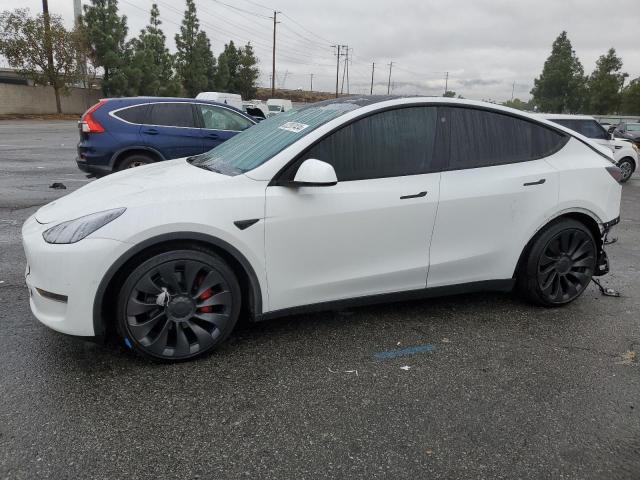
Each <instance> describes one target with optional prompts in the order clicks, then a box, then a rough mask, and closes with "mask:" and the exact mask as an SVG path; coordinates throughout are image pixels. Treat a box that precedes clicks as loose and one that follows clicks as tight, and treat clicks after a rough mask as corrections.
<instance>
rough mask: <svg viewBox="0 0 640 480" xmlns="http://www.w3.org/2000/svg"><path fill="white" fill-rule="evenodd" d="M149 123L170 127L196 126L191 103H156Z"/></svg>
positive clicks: (152, 106) (153, 105) (152, 108)
mask: <svg viewBox="0 0 640 480" xmlns="http://www.w3.org/2000/svg"><path fill="white" fill-rule="evenodd" d="M147 123H149V124H151V125H164V126H168V127H193V128H195V126H196V124H195V121H194V119H193V110H192V109H191V104H190V103H154V104H152V105H151V114H150V115H149V121H148V122H147Z"/></svg>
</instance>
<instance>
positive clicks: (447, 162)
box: [22, 97, 621, 360]
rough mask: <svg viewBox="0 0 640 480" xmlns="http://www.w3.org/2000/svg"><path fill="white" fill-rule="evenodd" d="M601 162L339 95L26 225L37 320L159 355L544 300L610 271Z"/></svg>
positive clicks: (59, 205) (512, 126) (570, 294)
mask: <svg viewBox="0 0 640 480" xmlns="http://www.w3.org/2000/svg"><path fill="white" fill-rule="evenodd" d="M610 155H611V153H610V152H609V151H608V150H607V149H605V148H603V147H600V146H599V145H597V144H594V143H592V142H591V141H590V140H588V139H586V138H584V137H583V136H581V135H579V134H577V133H575V132H572V131H570V130H568V129H566V128H564V127H561V126H558V125H555V124H552V123H549V122H546V121H544V120H538V119H536V118H533V117H531V116H529V115H527V114H523V113H521V112H518V111H516V110H511V109H507V108H504V107H499V106H496V105H491V104H485V103H480V102H471V101H466V100H454V99H441V98H426V97H425V98H419V97H415V98H394V97H357V98H354V97H351V98H348V99H341V100H336V101H328V102H322V103H318V104H314V105H310V106H306V107H304V108H301V109H299V110H297V111H295V110H294V111H289V112H285V113H281V114H280V115H278V116H275V117H273V118H270V119H268V120H265V121H264V122H262V123H260V124H258V125H256V126H254V127H252V128H250V129H248V130H246V131H245V132H242V133H241V134H239V135H237V136H235V137H233V138H232V139H230V140H228V141H227V142H225V143H223V144H222V145H221V146H219V147H216V148H215V149H213V150H211V151H210V152H208V153H205V154H203V155H199V156H197V157H192V158H187V159H179V160H173V161H167V162H162V163H158V164H154V165H148V166H144V167H140V168H135V169H132V170H128V171H122V172H118V173H116V174H114V175H109V176H108V177H106V178H103V179H100V180H96V181H94V182H92V183H90V184H88V185H86V186H85V187H83V188H81V189H79V190H77V191H75V192H73V193H71V194H70V195H67V196H66V197H63V198H61V199H59V200H56V201H55V202H53V203H50V204H49V205H46V206H44V207H42V208H40V209H39V210H38V211H37V212H36V213H35V214H34V215H33V216H32V217H31V218H29V219H28V220H27V221H26V222H25V224H24V227H23V229H22V235H23V243H24V248H25V253H26V258H27V267H26V281H27V285H28V287H29V291H30V294H31V298H30V303H31V309H32V311H33V313H34V314H35V316H36V317H37V318H38V319H39V320H40V321H41V322H42V323H44V324H45V325H47V326H49V327H51V328H53V329H55V330H58V331H60V332H64V333H68V334H73V335H79V336H104V335H105V334H109V333H110V332H114V333H117V334H118V335H119V336H120V337H121V339H122V341H123V342H124V343H125V344H126V345H127V346H129V347H130V348H132V349H134V350H136V351H138V352H140V353H143V354H146V355H149V356H152V357H155V358H158V359H163V360H183V359H188V358H192V357H195V356H198V355H201V354H204V353H206V352H209V351H211V350H212V349H214V348H215V347H216V346H217V345H219V344H220V342H222V341H223V340H224V339H225V338H226V337H227V336H228V335H229V333H230V332H231V330H232V329H233V327H234V325H235V323H236V321H237V319H238V317H239V315H240V314H241V312H242V314H243V315H246V316H248V317H249V318H251V319H253V320H262V319H266V318H270V317H275V316H278V315H285V314H290V313H294V312H301V311H305V310H310V309H313V310H317V309H328V308H336V307H342V306H347V305H348V306H352V305H359V304H363V303H371V302H379V301H389V300H398V299H410V298H416V297H429V296H435V295H445V294H451V293H461V292H470V291H478V290H502V291H506V290H511V289H512V288H513V287H514V286H517V287H518V289H519V290H520V291H521V292H522V293H523V294H524V295H525V296H526V297H527V298H528V299H529V300H531V301H533V302H534V303H536V304H539V305H544V306H559V305H564V304H567V303H569V302H571V301H572V300H574V299H576V298H577V297H578V296H579V295H580V294H581V293H582V292H583V291H584V289H585V288H586V287H587V285H588V284H589V282H590V280H591V278H592V276H593V275H602V274H604V273H606V272H607V271H608V261H607V257H606V254H605V252H604V250H603V245H604V243H605V242H604V241H603V238H604V237H605V236H606V234H607V232H608V230H609V228H610V227H611V226H612V225H614V224H615V223H617V221H618V219H619V211H620V195H621V186H620V184H619V180H620V175H621V172H620V170H619V169H618V168H617V167H616V166H615V165H612V163H611V156H610Z"/></svg>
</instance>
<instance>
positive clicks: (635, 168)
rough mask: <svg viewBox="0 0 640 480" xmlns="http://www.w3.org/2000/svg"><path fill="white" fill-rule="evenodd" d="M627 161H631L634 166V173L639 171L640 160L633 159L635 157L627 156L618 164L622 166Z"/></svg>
mask: <svg viewBox="0 0 640 480" xmlns="http://www.w3.org/2000/svg"><path fill="white" fill-rule="evenodd" d="M625 160H630V161H631V163H632V165H633V171H634V172H635V171H636V170H637V169H638V160H637V159H635V158H633V156H631V155H625V156H624V157H622V158H621V159H620V160H618V161H617V162H616V164H620V163H621V162H623V161H625Z"/></svg>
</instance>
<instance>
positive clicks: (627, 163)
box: [618, 158, 635, 183]
mask: <svg viewBox="0 0 640 480" xmlns="http://www.w3.org/2000/svg"><path fill="white" fill-rule="evenodd" d="M618 168H619V169H620V170H621V171H622V178H621V179H620V183H624V182H626V181H627V180H629V179H630V178H631V175H633V171H634V170H635V165H634V163H633V160H631V159H630V158H623V159H622V160H620V162H618Z"/></svg>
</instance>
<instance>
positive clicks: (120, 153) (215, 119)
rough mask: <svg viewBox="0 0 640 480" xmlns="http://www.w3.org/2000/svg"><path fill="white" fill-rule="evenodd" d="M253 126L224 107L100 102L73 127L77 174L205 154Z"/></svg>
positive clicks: (185, 101)
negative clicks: (77, 134) (77, 136)
mask: <svg viewBox="0 0 640 480" xmlns="http://www.w3.org/2000/svg"><path fill="white" fill-rule="evenodd" d="M255 123H256V122H255V120H253V119H252V118H251V117H249V116H248V115H246V114H244V113H243V112H241V111H240V110H237V109H235V108H233V107H230V106H229V105H223V104H220V103H216V102H211V101H207V100H194V99H193V98H160V97H134V98H110V99H104V100H100V102H99V103H97V104H95V105H94V106H93V107H91V108H90V109H89V110H87V111H86V112H85V113H84V115H83V116H82V118H81V120H80V122H79V124H78V127H79V130H80V143H78V158H77V159H76V162H77V163H78V168H80V170H82V171H84V172H87V173H90V174H92V175H96V176H102V175H106V174H108V173H111V172H114V171H117V170H122V169H125V168H131V167H137V166H139V165H145V164H147V163H153V162H159V161H161V160H169V159H172V158H180V157H188V156H191V155H198V154H200V153H204V152H207V151H209V150H211V149H212V148H214V147H216V146H217V145H219V144H221V143H222V142H224V141H225V140H228V139H229V138H231V137H233V136H234V135H235V134H237V133H238V132H241V131H242V130H245V129H247V128H249V127H250V126H252V125H254V124H255Z"/></svg>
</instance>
